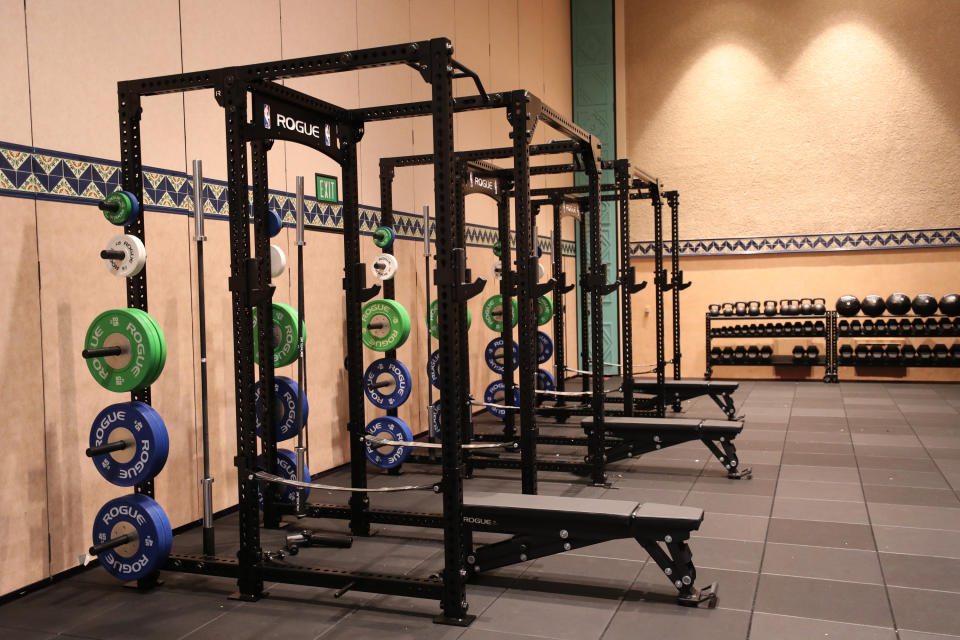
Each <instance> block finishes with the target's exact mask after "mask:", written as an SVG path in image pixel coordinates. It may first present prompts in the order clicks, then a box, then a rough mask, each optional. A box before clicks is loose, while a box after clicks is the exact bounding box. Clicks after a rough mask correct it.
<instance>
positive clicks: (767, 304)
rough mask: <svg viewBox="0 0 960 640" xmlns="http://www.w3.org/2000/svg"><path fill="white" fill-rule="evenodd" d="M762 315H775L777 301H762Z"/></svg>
mask: <svg viewBox="0 0 960 640" xmlns="http://www.w3.org/2000/svg"><path fill="white" fill-rule="evenodd" d="M763 313H764V315H768V316H775V315H777V301H776V300H764V301H763Z"/></svg>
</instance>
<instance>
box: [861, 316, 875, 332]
mask: <svg viewBox="0 0 960 640" xmlns="http://www.w3.org/2000/svg"><path fill="white" fill-rule="evenodd" d="M875 331H876V327H875V326H874V324H873V320H870V319H869V318H868V319H867V320H864V321H863V335H865V336H872V335H873V334H874V333H875Z"/></svg>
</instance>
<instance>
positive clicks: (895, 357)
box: [883, 344, 900, 364]
mask: <svg viewBox="0 0 960 640" xmlns="http://www.w3.org/2000/svg"><path fill="white" fill-rule="evenodd" d="M883 361H884V362H885V363H886V364H899V363H900V345H898V344H888V345H887V348H886V350H885V351H884V353H883Z"/></svg>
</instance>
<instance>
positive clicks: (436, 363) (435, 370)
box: [427, 349, 440, 389]
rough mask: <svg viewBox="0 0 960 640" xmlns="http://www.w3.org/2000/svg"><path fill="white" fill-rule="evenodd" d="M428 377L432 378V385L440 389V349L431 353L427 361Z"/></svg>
mask: <svg viewBox="0 0 960 640" xmlns="http://www.w3.org/2000/svg"><path fill="white" fill-rule="evenodd" d="M427 377H428V378H430V384H432V385H433V386H434V387H436V388H437V389H439V388H440V349H437V350H435V351H434V352H433V353H431V354H430V358H429V359H428V360H427Z"/></svg>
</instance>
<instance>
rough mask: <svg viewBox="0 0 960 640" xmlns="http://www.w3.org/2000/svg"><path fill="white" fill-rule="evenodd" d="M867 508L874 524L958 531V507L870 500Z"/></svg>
mask: <svg viewBox="0 0 960 640" xmlns="http://www.w3.org/2000/svg"><path fill="white" fill-rule="evenodd" d="M867 508H868V509H869V510H870V520H871V522H872V523H873V524H874V525H890V526H897V527H920V528H923V529H948V530H950V531H960V509H947V508H943V507H918V506H912V505H902V504H883V503H878V502H871V503H870V504H869V505H867Z"/></svg>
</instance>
